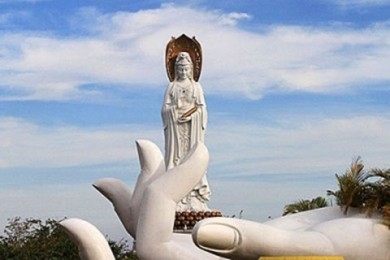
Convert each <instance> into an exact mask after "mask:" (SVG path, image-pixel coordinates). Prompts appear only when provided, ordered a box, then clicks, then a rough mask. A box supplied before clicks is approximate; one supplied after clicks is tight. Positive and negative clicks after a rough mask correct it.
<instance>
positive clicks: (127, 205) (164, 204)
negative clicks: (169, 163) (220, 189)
mask: <svg viewBox="0 0 390 260" xmlns="http://www.w3.org/2000/svg"><path fill="white" fill-rule="evenodd" d="M137 149H138V155H139V161H140V165H141V173H140V175H139V177H138V180H137V184H136V187H135V189H134V193H131V192H130V190H129V189H128V188H127V187H126V185H124V184H123V182H121V181H120V180H116V179H112V178H105V179H101V180H98V181H97V182H95V184H94V187H95V188H96V189H98V190H99V191H100V192H101V193H102V194H103V195H104V196H106V197H107V198H108V199H109V200H110V201H111V202H112V203H113V205H114V208H115V211H116V213H117V214H118V216H119V218H120V220H121V221H122V223H123V225H124V226H125V228H126V230H127V231H128V232H129V233H130V234H131V236H132V237H133V238H135V239H136V241H137V255H138V257H139V258H140V259H219V258H220V257H217V256H215V255H212V254H210V253H207V252H205V251H203V250H201V249H199V248H197V247H196V246H195V245H194V244H193V242H192V241H191V236H190V235H188V234H173V232H172V230H173V223H174V218H175V210H176V204H177V203H178V202H179V201H180V200H181V199H182V198H183V197H184V196H185V195H187V194H188V192H189V191H191V189H192V188H193V187H194V186H195V185H196V184H197V183H198V182H199V180H200V179H201V178H202V176H203V174H204V172H205V170H206V169H207V166H208V160H209V155H208V151H207V148H206V146H205V145H204V144H203V143H198V144H197V145H195V146H194V147H193V148H192V149H191V150H190V152H189V153H188V155H187V156H186V157H185V159H184V161H183V163H182V164H180V165H179V166H177V167H174V168H172V169H169V170H166V169H165V164H164V158H163V156H162V154H161V151H160V150H159V149H158V147H157V146H156V145H155V144H153V143H152V142H149V141H146V140H140V141H137Z"/></svg>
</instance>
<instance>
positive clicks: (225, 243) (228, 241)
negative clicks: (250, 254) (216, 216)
mask: <svg viewBox="0 0 390 260" xmlns="http://www.w3.org/2000/svg"><path fill="white" fill-rule="evenodd" d="M193 239H194V242H195V243H196V244H197V245H198V246H199V247H200V248H203V249H206V250H211V251H231V250H233V249H235V248H236V246H237V245H238V244H239V243H240V240H241V237H240V233H239V232H238V230H237V229H236V228H234V227H232V226H230V225H227V224H222V223H209V224H208V223H205V224H202V225H200V227H199V228H198V229H197V231H196V232H195V233H194V234H193Z"/></svg>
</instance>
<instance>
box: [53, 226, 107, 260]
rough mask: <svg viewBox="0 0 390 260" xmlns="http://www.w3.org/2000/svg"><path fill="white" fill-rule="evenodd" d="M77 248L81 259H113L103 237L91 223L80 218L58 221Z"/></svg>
mask: <svg viewBox="0 0 390 260" xmlns="http://www.w3.org/2000/svg"><path fill="white" fill-rule="evenodd" d="M59 224H60V225H61V226H62V227H63V229H64V230H65V232H66V233H67V235H68V236H69V238H70V239H71V240H72V241H73V243H75V244H76V245H77V247H78V249H79V255H80V258H81V259H83V260H111V259H112V260H114V259H115V258H114V255H113V254H112V251H111V249H110V246H109V245H108V243H107V240H106V239H105V237H104V236H103V235H102V233H100V231H99V230H97V228H96V227H94V226H93V225H92V224H90V223H88V222H86V221H84V220H81V219H75V218H73V219H66V220H63V221H61V222H60V223H59Z"/></svg>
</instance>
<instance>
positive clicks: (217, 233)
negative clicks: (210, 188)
mask: <svg viewBox="0 0 390 260" xmlns="http://www.w3.org/2000/svg"><path fill="white" fill-rule="evenodd" d="M137 148H138V153H139V160H140V164H141V173H140V176H139V178H138V181H137V184H136V187H135V190H134V193H131V192H130V190H129V189H128V188H127V187H126V185H125V184H124V183H123V182H121V181H119V180H116V179H101V180H99V181H97V182H96V183H95V184H94V186H95V187H96V188H97V189H98V190H99V191H100V192H101V193H102V194H103V195H104V196H106V197H107V198H108V199H109V200H110V201H111V202H112V203H113V205H114V208H115V211H116V212H117V214H118V216H119V218H120V219H121V221H122V223H123V224H124V226H125V227H126V229H127V230H128V232H129V233H130V234H131V235H132V236H133V237H134V238H135V239H136V241H137V254H138V256H139V258H140V259H216V258H217V256H216V255H218V256H220V257H226V258H231V259H258V258H259V257H260V256H283V255H342V256H344V257H345V259H346V260H366V259H374V260H389V259H390V230H389V229H388V228H387V227H386V226H384V225H382V224H381V223H380V221H379V220H378V218H367V217H365V215H363V214H359V213H358V212H353V211H351V212H350V213H349V215H348V216H344V215H343V214H342V212H341V211H340V209H339V208H336V207H334V208H323V209H318V210H312V211H306V212H302V213H298V214H294V215H289V216H285V217H281V218H278V219H275V220H271V221H268V222H265V223H258V222H253V221H246V220H241V219H232V218H211V219H206V220H203V221H201V222H199V223H198V224H197V225H196V226H195V228H194V231H193V234H192V239H193V241H192V240H191V237H190V236H189V235H186V234H175V233H173V232H172V227H173V222H174V214H175V208H176V203H177V202H178V201H179V200H180V199H181V198H182V196H185V195H186V194H187V193H188V191H190V190H191V189H192V186H193V185H195V184H196V183H197V182H198V181H199V180H200V178H201V177H202V175H203V172H204V170H205V169H206V168H207V163H208V152H207V149H206V147H205V146H204V145H203V144H198V145H197V146H195V147H194V148H192V150H191V151H190V152H189V154H188V156H187V157H186V159H185V161H184V162H183V164H181V165H180V166H177V167H175V168H172V169H170V170H168V171H166V170H165V166H164V159H163V156H162V154H161V152H160V150H159V149H158V148H157V146H156V145H154V144H153V143H151V142H149V141H144V140H142V141H138V142H137ZM84 230H87V229H84ZM73 231H74V232H76V231H75V230H74V229H73ZM85 238H86V237H85V236H84V239H85ZM77 242H78V243H79V244H80V243H82V241H81V240H80V239H78V241H77ZM84 245H86V244H85V242H84ZM195 245H196V246H197V247H196V246H195ZM79 247H80V246H79ZM198 247H199V248H198ZM81 248H82V247H81ZM201 249H202V250H201ZM89 250H91V251H93V250H96V252H97V253H98V252H99V250H98V249H93V248H89ZM206 251H207V252H206ZM97 253H96V254H97ZM96 254H95V255H96ZM102 254H103V253H102ZM214 254H215V255H214ZM85 255H86V256H88V255H92V253H90V254H85ZM84 259H86V260H92V259H95V258H88V257H86V258H84Z"/></svg>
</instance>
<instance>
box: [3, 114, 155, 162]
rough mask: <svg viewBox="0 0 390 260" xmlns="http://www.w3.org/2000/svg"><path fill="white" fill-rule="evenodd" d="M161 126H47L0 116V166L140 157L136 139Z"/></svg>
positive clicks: (149, 136) (150, 136)
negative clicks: (135, 145)
mask: <svg viewBox="0 0 390 260" xmlns="http://www.w3.org/2000/svg"><path fill="white" fill-rule="evenodd" d="M158 130H159V129H157V130H151V129H150V128H149V129H148V128H147V127H145V126H136V125H133V126H122V127H111V128H99V129H88V128H79V127H72V126H56V127H45V126H39V125H35V124H32V123H30V122H28V121H24V120H21V119H15V118H0V133H1V140H0V148H1V149H0V169H1V168H12V167H32V168H36V167H38V168H39V167H42V168H50V167H70V166H82V165H94V164H105V163H108V164H112V163H124V162H125V163H126V162H129V160H132V159H133V160H134V159H135V158H137V157H136V154H135V149H134V144H135V143H134V142H135V140H138V139H144V138H147V139H151V140H154V139H155V138H156V137H157V136H160V135H161V132H160V131H158Z"/></svg>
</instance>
